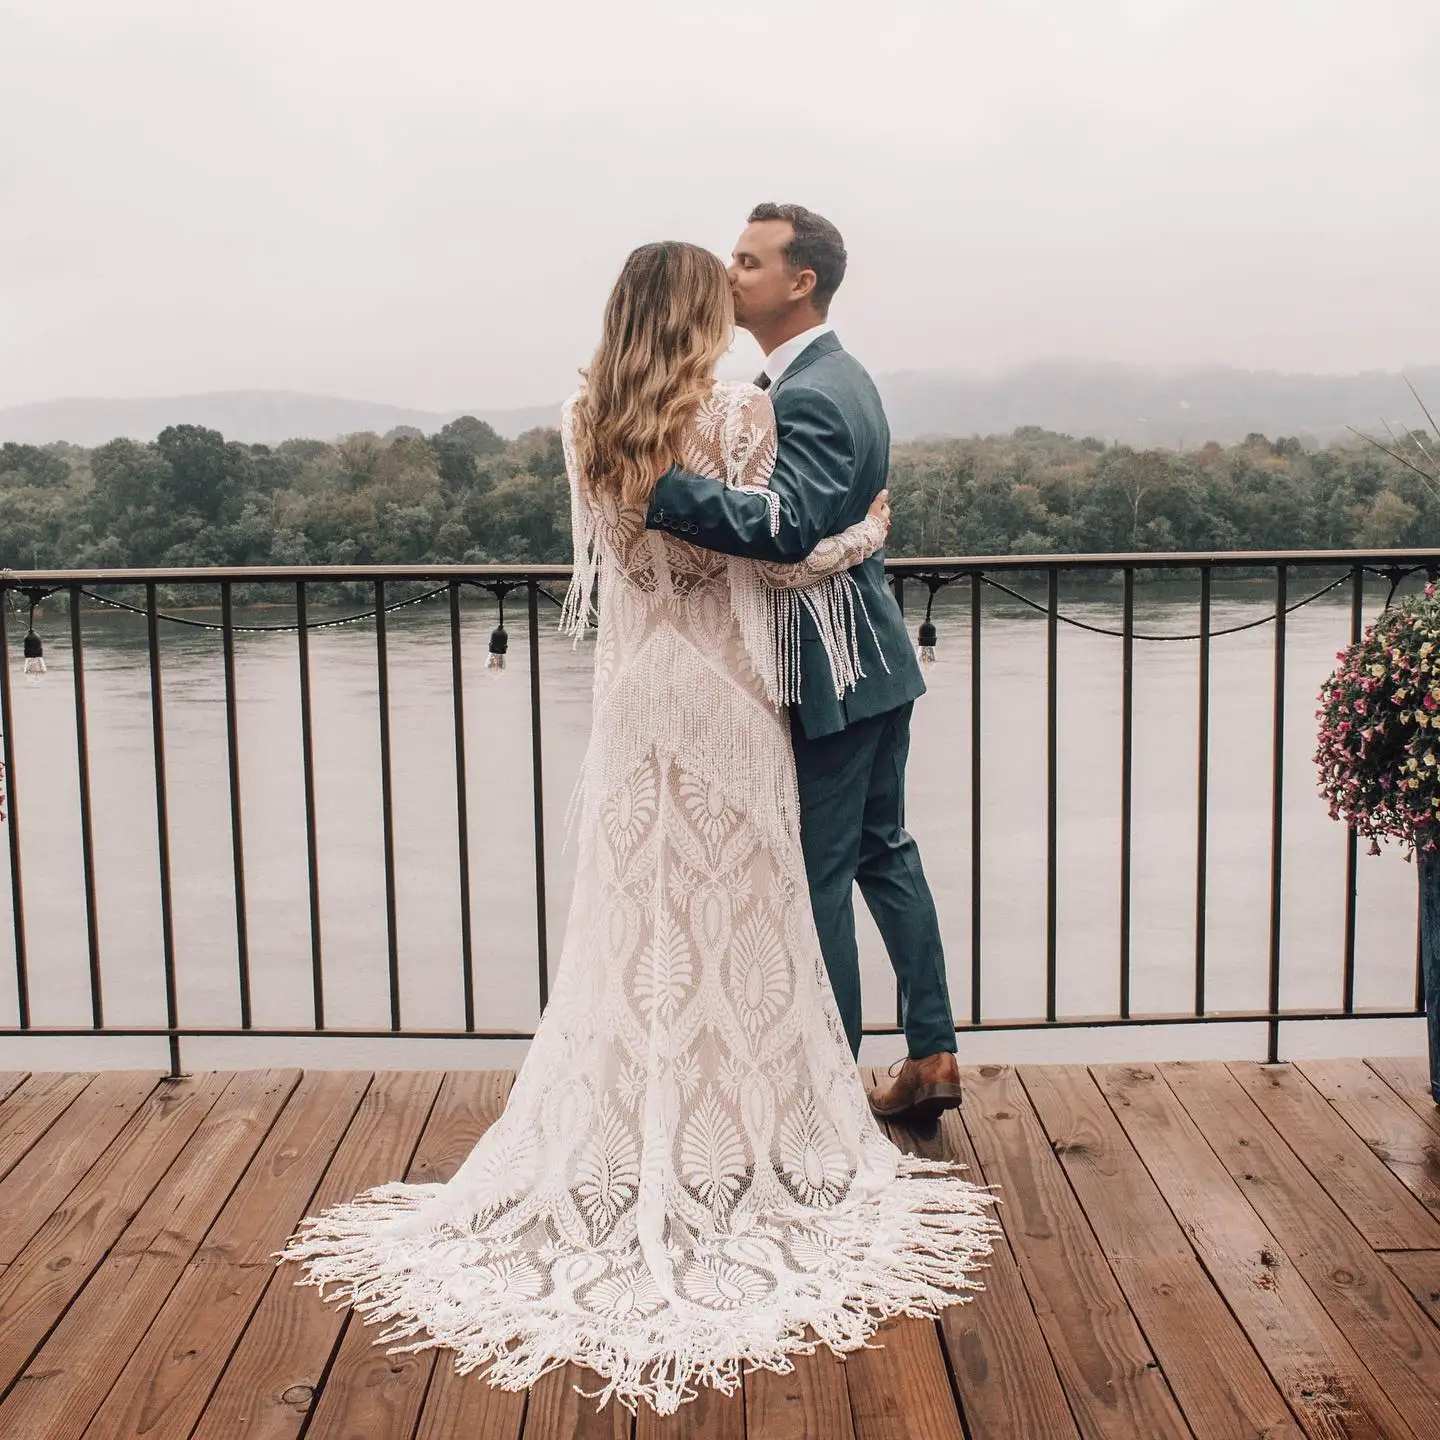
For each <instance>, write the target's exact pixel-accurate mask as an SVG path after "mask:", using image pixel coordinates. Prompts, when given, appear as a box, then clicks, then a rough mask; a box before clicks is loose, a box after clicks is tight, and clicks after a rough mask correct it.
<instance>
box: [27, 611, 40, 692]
mask: <svg viewBox="0 0 1440 1440" xmlns="http://www.w3.org/2000/svg"><path fill="white" fill-rule="evenodd" d="M44 674H45V647H44V645H42V644H41V643H40V637H39V636H38V635H37V634H36V633H35V628H34V626H33V625H32V626H31V628H30V629H29V630H27V631H26V632H25V678H26V680H28V681H29V682H30V684H32V685H38V684H39V683H40V678H41V676H43V675H44Z"/></svg>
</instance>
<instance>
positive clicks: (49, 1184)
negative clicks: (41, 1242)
mask: <svg viewBox="0 0 1440 1440" xmlns="http://www.w3.org/2000/svg"><path fill="white" fill-rule="evenodd" d="M159 1081H160V1072H159V1071H158V1070H108V1071H106V1072H105V1073H104V1074H102V1075H97V1076H96V1077H95V1079H94V1080H93V1081H92V1082H91V1083H90V1084H89V1085H87V1086H86V1087H85V1089H84V1090H83V1091H82V1092H81V1093H80V1094H79V1095H77V1096H76V1097H75V1099H74V1100H73V1101H72V1102H71V1103H70V1104H69V1105H68V1106H66V1108H65V1113H64V1114H63V1115H60V1116H59V1117H58V1118H57V1119H56V1121H55V1123H54V1124H53V1125H52V1126H51V1127H50V1128H49V1129H48V1130H47V1131H46V1132H45V1135H44V1138H43V1139H42V1140H40V1141H39V1143H38V1144H36V1145H34V1146H32V1147H31V1149H30V1150H29V1152H28V1153H27V1154H26V1155H25V1156H24V1158H23V1159H21V1160H20V1161H19V1163H18V1164H17V1165H16V1166H15V1168H14V1169H13V1170H11V1172H10V1173H9V1174H8V1175H7V1176H6V1177H5V1178H4V1180H3V1181H0V1263H5V1264H9V1263H10V1262H11V1261H13V1260H16V1259H18V1258H19V1256H20V1253H21V1251H22V1250H23V1249H24V1248H25V1246H26V1245H28V1244H29V1243H30V1241H31V1240H32V1239H33V1238H34V1236H35V1233H36V1231H38V1230H39V1229H40V1227H41V1226H42V1225H43V1224H44V1223H45V1222H46V1221H47V1220H48V1219H49V1218H50V1216H51V1215H52V1214H53V1213H54V1210H55V1207H56V1206H57V1205H59V1204H60V1202H61V1201H62V1200H64V1198H65V1197H66V1196H67V1195H68V1194H69V1193H70V1192H71V1191H72V1190H73V1189H74V1188H75V1187H76V1185H78V1184H79V1183H80V1181H81V1180H82V1179H83V1178H84V1175H85V1172H86V1171H87V1170H88V1169H89V1168H90V1167H91V1166H92V1165H93V1164H94V1163H95V1162H96V1160H98V1159H99V1158H100V1156H101V1155H102V1154H104V1152H105V1150H106V1149H107V1148H108V1147H109V1145H110V1143H111V1142H112V1141H113V1140H114V1139H115V1137H116V1136H117V1135H118V1134H120V1132H121V1131H122V1130H124V1129H125V1127H126V1126H127V1125H128V1124H129V1123H130V1119H131V1117H132V1116H133V1115H134V1114H135V1113H136V1111H137V1110H139V1109H140V1107H141V1106H142V1105H143V1104H144V1103H145V1101H146V1099H147V1098H148V1097H149V1096H150V1094H151V1092H152V1091H153V1090H154V1089H155V1086H156V1085H157V1084H158V1083H159Z"/></svg>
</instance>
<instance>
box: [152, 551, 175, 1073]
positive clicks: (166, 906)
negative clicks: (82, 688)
mask: <svg viewBox="0 0 1440 1440" xmlns="http://www.w3.org/2000/svg"><path fill="white" fill-rule="evenodd" d="M145 625H146V640H147V643H148V648H149V652H150V731H151V738H152V742H153V747H154V756H155V832H156V842H157V848H158V851H159V861H160V944H161V949H162V951H163V954H164V960H165V1025H166V1028H167V1029H168V1031H169V1032H170V1033H169V1040H170V1074H171V1075H172V1076H176V1075H179V1074H180V1036H179V1034H178V1033H177V1032H178V1031H179V1028H180V1013H179V1005H178V1000H177V995H176V990H177V987H176V980H175V905H174V896H173V893H172V890H171V874H170V801H169V793H168V782H167V776H166V768H165V697H164V693H163V690H162V688H161V679H160V617H159V612H158V610H157V608H156V597H155V582H154V581H153V580H148V581H146V583H145Z"/></svg>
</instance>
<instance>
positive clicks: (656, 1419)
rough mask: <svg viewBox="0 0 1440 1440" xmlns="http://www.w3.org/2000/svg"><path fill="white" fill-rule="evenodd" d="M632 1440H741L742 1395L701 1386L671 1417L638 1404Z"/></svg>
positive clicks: (742, 1420) (743, 1430) (742, 1438)
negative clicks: (723, 1392)
mask: <svg viewBox="0 0 1440 1440" xmlns="http://www.w3.org/2000/svg"><path fill="white" fill-rule="evenodd" d="M475 1433H477V1434H479V1433H482V1432H479V1431H477V1432H475ZM483 1433H486V1434H487V1435H488V1433H489V1432H488V1431H487V1432H483ZM435 1440H440V1437H439V1435H438V1434H437V1435H436V1437H435ZM507 1440H508V1437H507ZM635 1440H745V1396H744V1393H743V1392H742V1391H738V1390H737V1391H736V1392H735V1394H733V1395H722V1394H721V1393H720V1391H718V1390H715V1389H712V1388H711V1387H710V1386H709V1385H702V1386H701V1387H700V1390H699V1393H698V1394H697V1395H696V1396H695V1398H694V1399H693V1400H689V1401H687V1402H686V1403H685V1404H684V1405H682V1406H681V1407H680V1408H679V1410H677V1411H676V1412H675V1414H673V1415H657V1414H656V1413H655V1412H654V1411H653V1410H652V1409H650V1407H649V1406H648V1405H642V1406H641V1407H640V1410H639V1412H638V1413H637V1414H636V1416H635Z"/></svg>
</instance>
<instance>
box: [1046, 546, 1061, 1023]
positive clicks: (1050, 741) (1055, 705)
mask: <svg viewBox="0 0 1440 1440" xmlns="http://www.w3.org/2000/svg"><path fill="white" fill-rule="evenodd" d="M1047 582H1048V583H1047V602H1048V603H1047V605H1046V616H1045V1018H1046V1019H1047V1020H1049V1021H1052V1022H1053V1021H1054V1019H1055V1018H1056V1013H1057V1001H1056V990H1057V987H1058V979H1059V975H1058V969H1059V966H1058V939H1059V925H1058V910H1059V896H1060V884H1059V880H1060V875H1059V839H1060V831H1059V799H1058V792H1059V778H1060V773H1059V766H1060V758H1059V752H1060V710H1059V690H1060V649H1059V641H1060V572H1059V571H1058V570H1057V569H1056V568H1055V567H1054V566H1053V565H1052V566H1051V567H1050V568H1049V570H1048V572H1047Z"/></svg>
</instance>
